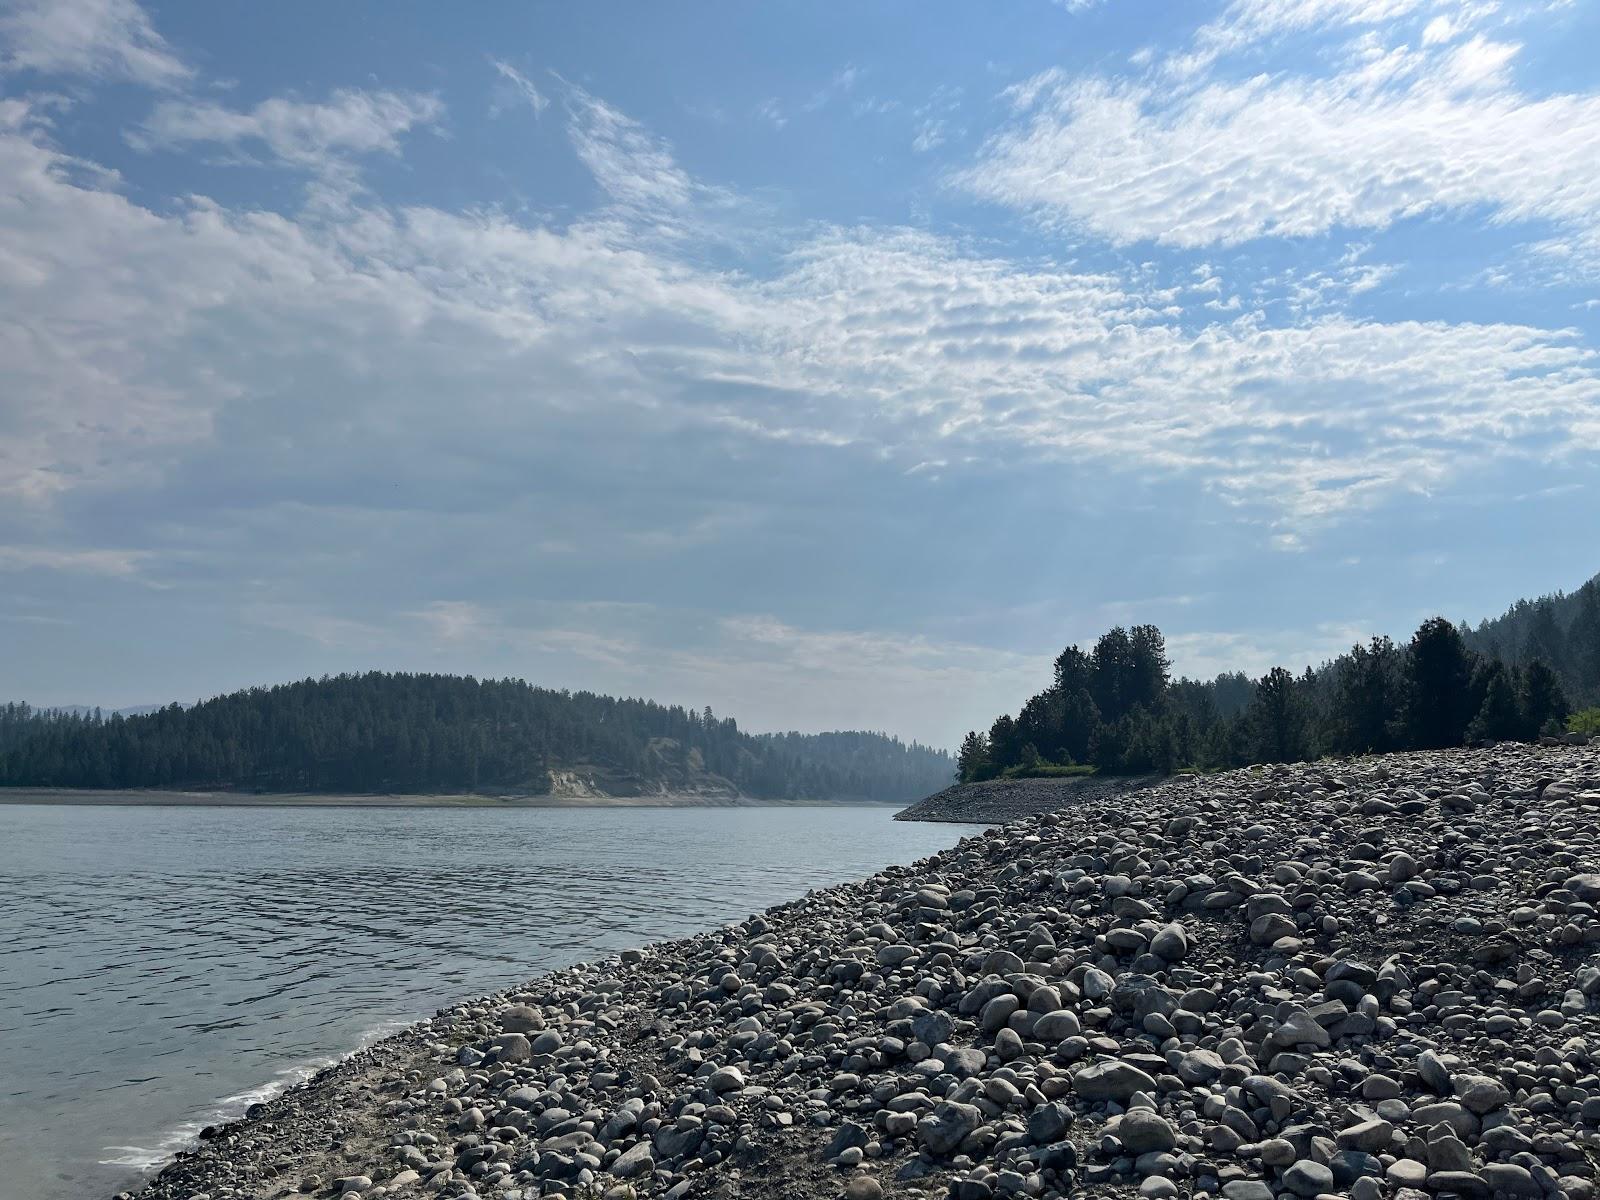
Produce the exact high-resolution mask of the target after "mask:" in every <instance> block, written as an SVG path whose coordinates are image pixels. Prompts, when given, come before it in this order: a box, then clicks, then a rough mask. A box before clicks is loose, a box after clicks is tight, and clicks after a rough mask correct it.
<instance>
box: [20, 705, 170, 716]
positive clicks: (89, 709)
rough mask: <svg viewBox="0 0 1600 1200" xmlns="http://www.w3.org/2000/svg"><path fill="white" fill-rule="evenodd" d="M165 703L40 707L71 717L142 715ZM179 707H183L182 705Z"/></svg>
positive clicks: (158, 710)
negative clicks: (106, 706) (123, 706)
mask: <svg viewBox="0 0 1600 1200" xmlns="http://www.w3.org/2000/svg"><path fill="white" fill-rule="evenodd" d="M165 707H166V705H164V704H136V705H134V706H133V707H132V708H101V707H100V706H99V705H92V706H91V705H88V704H62V705H58V706H57V707H55V708H51V709H40V710H39V711H40V712H57V713H65V714H66V715H67V716H71V717H90V716H93V715H94V714H95V713H97V712H98V713H100V714H101V715H102V716H106V717H142V716H144V715H145V714H146V713H153V712H160V711H161V710H162V709H163V708H165ZM179 707H183V706H182V705H180V706H179Z"/></svg>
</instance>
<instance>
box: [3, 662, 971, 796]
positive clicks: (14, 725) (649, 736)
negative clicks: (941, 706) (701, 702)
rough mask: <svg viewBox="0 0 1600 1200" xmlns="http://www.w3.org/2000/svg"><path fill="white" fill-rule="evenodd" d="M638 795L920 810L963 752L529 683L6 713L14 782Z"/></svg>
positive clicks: (427, 679)
mask: <svg viewBox="0 0 1600 1200" xmlns="http://www.w3.org/2000/svg"><path fill="white" fill-rule="evenodd" d="M586 768H599V769H601V770H603V771H605V772H608V773H609V774H610V775H611V776H612V777H613V778H614V779H616V780H619V781H620V782H621V783H622V785H623V786H628V785H629V784H630V783H631V784H636V785H638V786H640V787H641V788H644V789H647V790H654V789H655V788H656V787H665V788H667V789H668V790H671V789H673V788H675V787H684V786H689V785H694V784H703V783H707V782H715V781H716V780H719V779H720V780H725V781H727V782H728V783H730V784H732V785H733V786H734V787H736V788H738V789H739V791H741V792H742V793H744V794H745V795H748V796H752V797H757V798H761V799H774V800H776V799H789V800H799V799H830V800H831V799H860V800H875V801H906V800H913V799H917V798H920V797H922V796H924V795H926V794H928V793H929V792H931V791H936V790H938V789H939V788H941V787H943V786H945V784H946V783H948V781H949V779H950V777H951V774H952V769H953V768H952V763H951V759H950V756H949V754H948V753H946V752H945V751H943V750H934V749H931V748H930V747H927V746H923V745H920V744H918V743H916V742H913V743H911V744H909V745H907V744H906V743H904V742H901V741H900V740H898V739H897V738H891V737H888V736H886V735H884V734H879V733H856V732H851V733H826V734H799V733H785V734H767V735H753V734H749V733H746V732H744V731H743V730H741V729H740V728H739V726H738V723H737V722H736V721H735V720H734V719H733V718H731V717H718V716H716V715H715V714H713V713H712V711H711V709H710V708H704V709H701V710H698V711H697V710H695V709H693V708H685V707H681V706H668V705H662V704H657V703H655V702H653V701H649V700H636V699H616V698H613V697H610V696H601V695H597V694H594V693H592V692H567V691H554V690H551V689H547V688H540V687H534V686H532V685H530V684H528V683H526V682H525V681H523V680H520V679H483V680H480V679H474V678H472V677H470V676H454V675H432V674H403V673H397V674H390V673H385V672H370V673H367V674H361V675H337V676H327V677H323V678H321V679H306V680H301V681H299V682H297V683H289V684H282V685H279V686H275V687H258V688H251V689H249V690H247V691H241V692H235V693H232V694H231V695H226V696H219V697H216V698H214V699H211V700H204V701H200V702H198V703H196V704H194V705H192V706H189V707H184V706H181V705H177V704H173V705H169V706H167V707H165V708H162V709H159V710H157V711H155V712H152V713H149V714H146V715H141V716H130V717H122V716H115V715H113V716H110V717H106V716H103V715H101V714H100V713H99V712H90V713H69V712H54V711H42V710H38V709H33V708H30V707H29V706H28V705H26V704H8V705H5V706H4V707H3V708H0V786H11V787H19V786H20V787H75V788H221V789H240V790H252V789H253V790H259V791H266V792H284V791H305V792H354V793H363V792H400V793H426V792H472V791H498V792H517V793H526V794H538V793H542V792H545V791H547V790H548V789H549V786H550V772H551V771H552V770H558V771H559V770H574V769H577V770H583V769H586Z"/></svg>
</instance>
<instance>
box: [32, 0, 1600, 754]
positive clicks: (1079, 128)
mask: <svg viewBox="0 0 1600 1200" xmlns="http://www.w3.org/2000/svg"><path fill="white" fill-rule="evenodd" d="M1595 45H1600V11H1597V8H1596V6H1594V5H1591V4H1585V3H1578V2H1566V3H1562V2H1555V3H1552V2H1550V0H1537V2H1525V3H1524V2H1514V0H1502V2H1498V3H1496V2H1493V0H1471V2H1448V0H1233V2H1232V3H1219V4H1198V3H1197V4H1184V5H1181V6H1180V5H1176V4H1171V3H1162V4H1155V3H1143V2H1140V0H1100V2H1098V3H1097V2H1093V0H1066V2H1065V3H1062V2H1059V0H1058V2H1056V3H1049V2H1045V0H1038V2H1036V3H1026V2H1022V0H1018V2H1017V3H1012V4H1007V5H1004V6H991V5H955V4H929V3H917V4H910V3H883V4H874V5H860V6H849V7H848V8H846V7H838V6H820V5H799V4H762V5H748V6H743V7H734V6H720V7H718V8H716V9H694V8H689V9H685V8H683V7H681V6H662V5H648V6H647V5H630V6H617V7H605V6H595V5H525V4H517V5H492V4H490V5H472V6H448V7H443V6H437V5H410V4H383V5H378V4H364V3H352V4H345V5H333V6H310V5H306V6H287V5H254V6H239V5H202V4H149V5H144V6H140V5H138V4H136V3H134V2H133V0H46V2H40V3H33V2H25V3H20V4H18V3H10V4H0V308H3V312H4V315H5V320H4V321H3V322H0V642H3V645H4V656H3V663H4V666H3V673H0V693H3V694H6V695H9V696H15V697H17V698H26V699H29V700H32V701H34V702H37V703H45V704H51V703H100V704H104V705H107V706H119V705H133V704H141V703H149V702H154V701H162V700H166V699H172V698H180V699H192V698H195V697H197V696H203V695H209V694H213V693H216V692H219V691H224V690H229V689H232V688H235V687H240V686H246V685H250V684H253V683H258V682H271V681H278V680H284V679H290V678H296V677H299V676H303V675H306V674H319V673H322V672H329V671H338V670H349V669H364V668H368V667H386V668H395V669H416V670H455V671H469V672H473V673H478V674H485V675H503V674H512V675H520V676H525V677H527V678H529V679H531V680H534V681H536V682H541V683H545V684H549V685H552V686H566V687H587V688H592V689H595V690H600V691H609V692H617V693H627V694H639V695H649V696H653V697H656V698H659V699H663V700H669V701H679V702H686V703H691V704H695V705H702V704H708V703H709V704H711V705H712V706H713V707H715V708H717V709H718V710H720V711H726V712H729V713H733V714H735V715H737V716H739V717H740V719H741V721H742V722H743V723H744V724H745V725H746V726H747V727H749V728H753V729H770V728H789V727H795V728H802V729H818V728H833V727H860V726H866V727H872V728H881V729H887V730H889V731H891V732H895V733H899V734H902V735H905V736H908V737H918V738H921V739H923V740H931V741H934V742H936V743H940V744H950V743H952V742H953V741H954V740H955V739H956V738H957V737H959V734H960V732H961V731H962V730H965V729H967V728H970V727H973V726H981V725H986V724H987V723H988V722H989V721H990V720H991V719H992V718H993V717H994V716H995V715H996V714H997V713H998V712H1000V711H1003V710H1009V709H1014V708H1015V707H1016V705H1017V703H1018V702H1019V701H1020V700H1021V699H1022V698H1023V697H1024V696H1026V695H1027V694H1028V693H1030V692H1032V691H1033V690H1036V688H1037V687H1038V686H1039V685H1040V684H1041V683H1042V682H1043V681H1044V680H1045V679H1046V678H1047V676H1048V663H1049V660H1050V659H1051V658H1052V657H1053V656H1054V654H1055V653H1056V652H1057V651H1058V650H1059V649H1060V647H1061V646H1062V645H1064V644H1066V643H1068V642H1072V641H1079V640H1083V639H1088V638H1092V637H1093V636H1095V635H1096V634H1097V633H1098V632H1100V631H1101V630H1102V629H1104V628H1105V627H1106V626H1108V625H1109V624H1112V623H1114V622H1127V621H1153V622H1155V623H1157V624H1159V625H1160V626H1161V627H1162V628H1163V629H1164V630H1166V631H1167V633H1168V638H1169V645H1170V647H1171V649H1172V651H1173V654H1174V658H1175V660H1176V664H1177V667H1178V668H1179V669H1180V670H1182V671H1185V672H1188V673H1191V674H1210V673H1213V672H1215V671H1217V670H1221V669H1224V668H1241V669H1245V670H1249V671H1260V670H1263V669H1265V668H1266V667H1267V666H1270V665H1273V664H1275V663H1284V664H1286V665H1290V666H1300V665H1303V664H1305V663H1307V662H1314V661H1320V660H1322V659H1323V658H1325V657H1327V656H1329V655H1331V654H1333V653H1335V652H1337V651H1339V650H1340V649H1342V648H1344V647H1346V646H1348V644H1349V643H1350V642H1352V641H1354V640H1356V639H1357V638H1359V637H1363V636H1365V635H1366V634H1368V633H1371V632H1390V633H1394V634H1397V635H1404V634H1407V633H1409V631H1410V630H1411V629H1412V628H1414V627H1415V625H1416V624H1417V623H1418V622H1419V620H1421V619H1422V618H1423V617H1425V616H1427V615H1429V614H1431V613H1434V612H1436V611H1443V612H1445V613H1447V614H1448V615H1451V616H1453V617H1458V618H1459V617H1465V618H1468V619H1472V620H1476V619H1478V618H1479V617H1482V616H1486V615H1490V614H1492V613H1494V612H1496V611H1498V610H1499V609H1500V608H1502V607H1503V606H1504V605H1505V604H1506V603H1508V602H1510V601H1511V600H1513V599H1515V598H1517V597H1519V596H1523V595H1528V594H1534V593H1539V592H1542V591H1547V590H1551V589H1554V588H1557V587H1571V586H1573V585H1575V584H1577V583H1579V582H1581V581H1582V580H1583V579H1585V578H1587V577H1588V576H1589V575H1591V574H1593V573H1594V571H1595V570H1596V569H1597V568H1600V561H1597V559H1596V556H1595V547H1596V546H1600V505H1597V503H1596V483H1597V480H1600V473H1597V466H1600V454H1597V449H1596V448H1597V447H1600V355H1597V353H1596V351H1597V345H1600V78H1597V75H1600V69H1597V67H1596V65H1595V59H1594V55H1593V53H1592V49H1593V47H1594V46H1595Z"/></svg>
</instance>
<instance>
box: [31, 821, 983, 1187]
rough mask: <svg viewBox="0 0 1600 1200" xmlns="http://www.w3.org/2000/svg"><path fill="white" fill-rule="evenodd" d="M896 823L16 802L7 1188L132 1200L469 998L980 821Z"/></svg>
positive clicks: (835, 878) (740, 909)
mask: <svg viewBox="0 0 1600 1200" xmlns="http://www.w3.org/2000/svg"><path fill="white" fill-rule="evenodd" d="M890 815H891V810H889V809H885V808H844V807H840V808H734V809H729V808H720V809H711V808H676V809H673V808H635V809H602V810H584V809H520V810H504V809H439V808H385V809H372V808H368V809H355V808H222V807H216V808H212V807H199V808H196V807H184V808H157V807H150V808H132V807H130V808H116V807H102V806H93V807H67V806H60V807H52V806H42V805H0V1180H4V1187H3V1189H0V1190H3V1191H4V1193H5V1195H6V1196H18V1197H22V1196H27V1197H29V1198H30V1200H67V1198H68V1197H71V1198H73V1200H78V1198H81V1197H95V1196H99V1197H107V1196H110V1195H111V1194H112V1193H114V1192H116V1191H118V1190H120V1189H122V1188H126V1187H130V1186H132V1185H133V1184H135V1183H137V1182H138V1181H139V1180H140V1179H141V1178H142V1177H143V1176H144V1175H146V1174H147V1173H148V1172H149V1171H150V1169H151V1168H152V1167H154V1166H156V1165H159V1164H160V1163H161V1162H162V1161H163V1160H164V1159H166V1158H167V1157H168V1156H169V1155H170V1154H171V1153H172V1152H173V1151H174V1150H176V1149H178V1148H180V1147H182V1146H183V1145H184V1144H185V1143H187V1142H189V1141H190V1140H191V1139H192V1138H193V1137H194V1135H195V1133H196V1132H198V1130H199V1129H200V1128H201V1127H202V1126H203V1125H206V1124H210V1123H213V1122H215V1121H217V1120H218V1119H221V1118H226V1117H232V1116H236V1115H238V1114H240V1113H242V1112H243V1111H244V1109H245V1107H246V1106H247V1105H249V1104H250V1103H252V1102H253V1101H255V1100H258V1099H261V1098H263V1097H265V1096H266V1095H269V1094H271V1093H272V1092H274V1091H277V1090H280V1089H281V1088H283V1087H285V1086H288V1084H290V1083H292V1082H295V1081H297V1080H299V1079H302V1078H304V1077H305V1076H306V1075H307V1074H309V1073H310V1072H311V1071H312V1070H314V1069H315V1068H316V1067H319V1066H321V1065H324V1064H326V1063H329V1062H331V1061H333V1060H335V1059H336V1058H338V1057H339V1056H341V1055H343V1054H345V1053H348V1052H349V1051H351V1050H354V1049H356V1048H357V1047H358V1046H360V1045H361V1044H363V1043H365V1042H367V1041H370V1040H373V1039H374V1038H376V1037H379V1036H381V1035H382V1034H384V1033H387V1032H390V1031H392V1030H394V1029H397V1028H399V1027H401V1026H402V1025H405V1024H408V1023H409V1022H411V1021H414V1020H416V1019H418V1018H420V1017H424V1016H428V1015H431V1014H432V1012H433V1011H434V1010H435V1009H436V1008H439V1007H441V1006H443V1005H445V1004H448V1003H451V1002H454V1001H456V1000H460V999H465V998H467V997H470V996H474V995H477V994H480V993H483V992H489V991H495V990H498V989H500V988H503V987H509V986H511V985H512V984H515V983H518V982H520V981H522V980H526V979H528V978H531V977H532V976H534V975H537V974H540V973H542V972H544V971H548V970H551V969H553V968H555V967H560V966H564V965H566V964H568V963H572V962H578V961H581V960H583V959H586V958H592V957H595V956H598V955H602V954H605V953H607V952H611V951H616V950H620V949H623V948H625V947H628V946H634V945H639V944H641V943H644V942H649V941H655V940H659V939H662V938H668V937H675V936H680V935H684V934H688V933H693V932H695V931H698V930H701V929H706V928H710V927H712V926H715V925H718V924H722V923H724V922H727V921H733V920H738V919H740V918H742V917H744V916H746V915H748V914H750V913H752V912H755V911H758V910H760V909H762V908H765V907H767V906H768V905H771V904H774V903H778V902H780V901H783V900H786V899H791V898H793V897H796V896H799V895H802V894H804V893H805V892H806V890H807V889H809V888H813V887H820V886H824V885H826V884H830V883H838V882H843V881H845V880H848V879H852V878H857V877H860V876H863V875H867V874H870V873H871V872H873V871H874V870H877V869H878V868H880V867H882V866H885V865H887V864H889V863H904V862H911V861H913V860H915V859H917V858H921V857H922V856H924V855H926V854H930V853H933V852H934V851H936V850H940V849H943V848H944V847H947V846H951V845H954V844H955V842H956V840H957V839H958V838H959V837H961V836H962V834H963V833H966V832H970V828H969V827H961V826H951V825H923V824H916V823H908V824H898V825H897V824H894V823H893V822H891V820H890Z"/></svg>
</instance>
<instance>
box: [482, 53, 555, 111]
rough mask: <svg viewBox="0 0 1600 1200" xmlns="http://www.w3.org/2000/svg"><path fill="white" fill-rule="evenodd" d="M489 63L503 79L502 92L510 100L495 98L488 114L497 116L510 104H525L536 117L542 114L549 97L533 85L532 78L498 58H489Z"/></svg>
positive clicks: (546, 106) (548, 102)
mask: <svg viewBox="0 0 1600 1200" xmlns="http://www.w3.org/2000/svg"><path fill="white" fill-rule="evenodd" d="M489 63H490V65H491V66H493V67H494V69H495V72H496V73H497V74H498V75H499V76H500V78H501V79H502V80H503V81H504V83H505V87H504V89H503V94H504V96H506V97H508V98H509V100H510V102H509V103H507V102H504V101H503V100H500V99H497V100H496V101H495V103H494V105H493V106H492V107H491V109H490V112H489V115H490V116H495V117H497V116H499V115H500V114H501V113H502V112H504V111H505V110H506V109H508V108H510V107H511V106H512V104H526V105H527V106H528V107H529V108H531V109H533V115H534V116H536V117H537V116H542V115H543V113H544V110H545V109H546V108H548V107H549V105H550V99H549V97H547V96H546V95H545V94H544V93H543V92H541V91H540V90H539V89H538V88H537V87H535V86H534V83H533V80H531V79H529V78H528V77H527V76H526V75H524V74H523V73H522V72H521V71H519V70H517V69H516V68H515V67H513V66H512V65H511V64H510V63H508V62H502V61H500V60H499V59H498V58H491V59H490V60H489Z"/></svg>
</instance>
